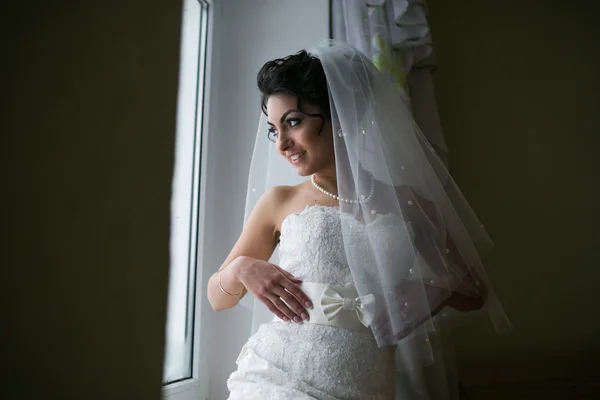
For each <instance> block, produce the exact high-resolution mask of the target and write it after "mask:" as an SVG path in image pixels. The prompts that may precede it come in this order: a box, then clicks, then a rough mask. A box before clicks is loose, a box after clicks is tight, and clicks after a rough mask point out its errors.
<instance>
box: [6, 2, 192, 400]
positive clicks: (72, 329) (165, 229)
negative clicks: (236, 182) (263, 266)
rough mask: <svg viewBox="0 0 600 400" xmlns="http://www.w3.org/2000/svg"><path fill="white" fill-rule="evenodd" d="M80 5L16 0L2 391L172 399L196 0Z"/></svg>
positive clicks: (11, 28) (11, 14)
mask: <svg viewBox="0 0 600 400" xmlns="http://www.w3.org/2000/svg"><path fill="white" fill-rule="evenodd" d="M70 3H72V4H70V5H69V4H65V2H62V3H61V2H48V1H44V2H42V1H32V2H26V3H23V6H22V7H23V9H22V10H16V9H15V7H21V6H17V5H14V6H13V9H10V10H9V9H3V17H4V18H5V19H6V21H4V22H3V23H2V28H3V29H4V30H7V31H8V35H5V36H3V39H8V43H7V44H8V46H3V61H2V63H3V64H4V65H3V67H4V68H6V67H8V74H7V75H5V76H3V78H5V79H6V80H7V85H5V86H3V88H4V92H3V97H4V98H5V100H6V99H8V104H7V106H5V107H4V110H3V111H5V113H6V115H5V116H4V118H3V120H2V124H3V127H2V140H3V144H2V147H3V150H4V151H5V152H6V153H8V154H7V155H5V156H4V157H3V161H4V162H7V166H6V167H5V168H4V173H5V174H3V175H4V176H5V178H4V183H3V196H2V197H3V200H4V201H3V204H4V203H5V201H6V200H8V204H6V205H5V206H4V207H3V211H4V212H5V213H7V214H8V219H4V220H3V228H4V230H5V232H6V233H8V236H10V239H9V241H8V246H3V247H7V248H6V249H5V250H3V255H2V278H1V285H2V290H0V296H2V308H3V310H2V328H1V330H2V347H3V348H4V350H3V352H2V353H3V355H2V364H3V369H2V371H3V372H2V378H3V379H5V380H6V382H5V383H3V385H2V390H1V393H2V394H1V395H0V397H2V398H6V399H9V398H10V399H22V398H27V399H29V398H37V399H54V398H57V399H58V398H60V399H71V398H77V399H108V398H110V399H129V400H132V399H157V398H159V395H160V384H161V374H162V371H161V370H162V357H163V335H164V326H165V325H164V324H165V304H166V290H167V277H168V265H169V257H168V243H169V202H170V189H171V188H170V185H171V174H172V163H173V143H174V131H175V109H176V108H175V107H176V90H177V74H178V61H179V60H178V53H179V33H180V32H179V31H180V13H181V5H180V2H179V1H167V0H144V1H127V2H117V1H102V2H70ZM3 43H4V42H3ZM7 179H8V180H7ZM3 242H4V245H6V243H7V242H6V240H5V239H3ZM5 396H6V397H5Z"/></svg>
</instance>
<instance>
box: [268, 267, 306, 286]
mask: <svg viewBox="0 0 600 400" xmlns="http://www.w3.org/2000/svg"><path fill="white" fill-rule="evenodd" d="M273 266H274V267H275V268H277V269H278V270H279V272H281V273H282V274H283V275H285V277H286V278H288V279H290V280H292V281H298V282H302V279H300V278H296V277H295V276H294V275H292V274H290V273H289V272H287V271H286V270H285V269H283V268H281V267H280V266H279V265H275V264H273Z"/></svg>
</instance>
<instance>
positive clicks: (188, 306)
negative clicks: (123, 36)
mask: <svg viewBox="0 0 600 400" xmlns="http://www.w3.org/2000/svg"><path fill="white" fill-rule="evenodd" d="M211 3H212V2H211V1H207V0H184V1H183V18H182V29H181V53H180V70H179V94H178V100H177V135H176V145H175V168H174V177H173V184H172V185H173V186H172V199H171V242H170V249H171V271H170V279H169V299H168V309H167V327H166V344H165V361H164V373H163V384H164V385H165V389H164V390H163V394H164V396H165V398H168V399H179V398H189V397H190V396H192V394H191V393H190V392H191V391H193V390H196V389H197V387H198V386H199V380H198V379H197V378H198V376H199V374H198V373H199V371H197V369H198V367H197V365H198V363H196V362H195V360H194V358H195V357H194V356H195V355H196V354H198V343H197V342H198V341H197V340H195V338H197V337H198V335H197V330H198V323H197V322H198V321H196V318H195V317H196V315H197V314H198V313H197V310H196V301H197V298H196V297H197V296H196V289H197V288H196V275H197V274H198V273H199V266H198V262H199V258H198V243H199V226H200V219H201V215H200V214H201V209H200V204H201V197H202V196H201V195H202V191H201V178H202V172H203V171H202V168H201V166H202V162H201V161H202V157H201V155H202V138H203V130H204V129H203V128H204V126H205V118H204V110H205V97H206V95H207V93H206V90H205V87H206V79H207V65H208V62H207V59H208V49H209V47H210V46H209V44H210V43H209V36H210V30H209V26H210V25H211V23H212V22H211V21H212V18H211V16H212V14H211V11H212V10H211ZM194 388H196V389H194ZM198 390H199V389H198ZM184 392H185V395H182V394H183V393H184ZM198 393H200V392H198ZM193 397H195V398H200V396H199V395H198V394H196V395H194V396H193Z"/></svg>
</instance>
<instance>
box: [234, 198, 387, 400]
mask: <svg viewBox="0 0 600 400" xmlns="http://www.w3.org/2000/svg"><path fill="white" fill-rule="evenodd" d="M280 240H281V242H280V248H279V257H280V260H279V265H280V266H281V267H282V268H285V269H286V270H288V271H289V272H291V273H292V274H294V275H295V276H297V277H299V278H301V279H303V280H304V281H305V282H319V283H327V284H330V285H335V286H339V287H351V286H353V279H352V274H351V273H350V269H349V267H348V265H347V262H346V255H345V251H344V247H343V241H342V230H341V222H340V211H339V209H338V208H337V207H325V206H312V207H307V208H306V209H305V210H304V211H302V212H301V213H299V214H291V215H289V216H288V217H286V219H285V220H284V221H283V223H282V226H281V236H280ZM393 374H394V353H393V349H390V348H383V349H380V348H378V347H377V344H376V342H375V339H374V338H373V335H372V334H371V332H370V331H369V330H364V331H361V332H357V331H353V330H350V329H343V328H339V327H335V326H327V325H319V324H312V323H303V324H296V323H292V322H271V323H267V324H263V325H261V326H260V328H259V329H258V331H257V332H256V334H254V335H253V336H252V337H251V338H250V339H249V341H248V343H247V344H246V346H245V347H244V349H243V350H242V354H241V356H240V358H239V367H238V370H237V371H236V372H234V373H233V374H232V375H231V377H230V379H229V381H228V387H229V389H230V391H231V396H230V400H236V399H245V400H247V399H261V400H262V399H284V398H285V399H303V400H304V399H320V400H335V399H348V400H349V399H370V400H388V399H392V398H393Z"/></svg>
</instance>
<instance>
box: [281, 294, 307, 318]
mask: <svg viewBox="0 0 600 400" xmlns="http://www.w3.org/2000/svg"><path fill="white" fill-rule="evenodd" d="M273 293H274V294H275V295H276V296H279V298H280V299H282V300H283V301H284V302H285V303H286V304H287V306H288V307H289V308H291V309H292V310H293V311H294V312H295V313H296V315H299V316H300V318H302V319H303V320H305V321H308V313H307V312H306V308H305V307H304V306H303V305H302V304H300V302H299V301H298V299H296V298H295V297H294V296H292V294H291V293H290V292H288V291H287V290H285V289H284V288H282V287H281V288H279V289H275V291H273Z"/></svg>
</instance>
